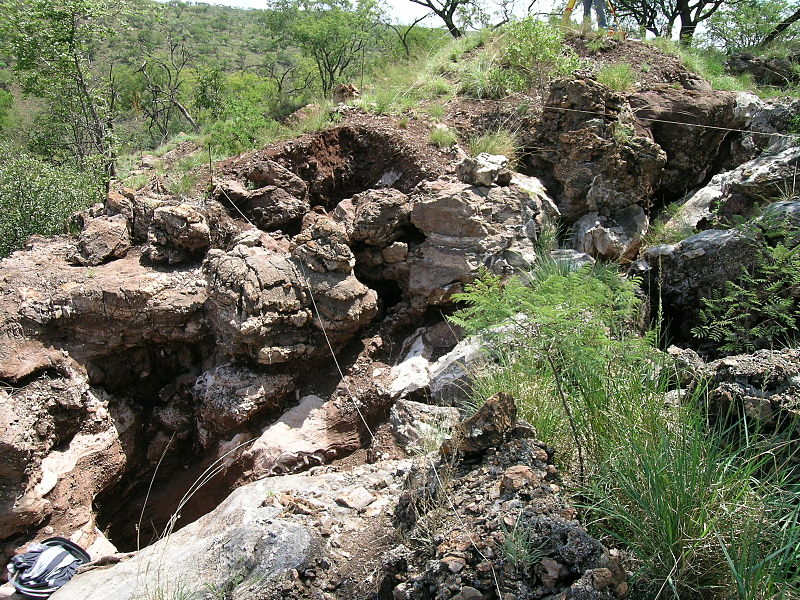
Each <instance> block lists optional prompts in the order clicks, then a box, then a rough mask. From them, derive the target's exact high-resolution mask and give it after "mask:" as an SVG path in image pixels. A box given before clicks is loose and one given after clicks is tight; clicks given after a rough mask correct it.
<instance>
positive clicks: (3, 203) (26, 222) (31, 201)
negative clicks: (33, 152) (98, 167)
mask: <svg viewBox="0 0 800 600" xmlns="http://www.w3.org/2000/svg"><path fill="white" fill-rule="evenodd" d="M102 190H103V188H102V178H101V177H100V176H99V174H94V173H92V172H91V170H89V171H88V172H87V171H78V170H77V169H74V168H72V167H68V166H53V165H51V164H48V163H46V162H44V161H42V160H39V159H37V158H34V157H32V156H29V155H26V154H20V153H19V152H12V151H10V150H9V149H3V148H0V257H4V256H8V255H9V254H10V253H11V252H13V251H14V250H17V249H18V248H20V247H21V246H22V243H23V242H24V241H25V239H26V238H27V237H28V236H30V235H33V234H35V233H38V234H41V235H52V234H55V233H65V232H66V231H67V230H68V225H67V221H68V219H69V217H70V215H71V214H72V213H73V212H75V211H78V210H82V209H84V208H86V207H87V206H90V205H91V204H94V203H95V202H98V201H100V200H101V199H102Z"/></svg>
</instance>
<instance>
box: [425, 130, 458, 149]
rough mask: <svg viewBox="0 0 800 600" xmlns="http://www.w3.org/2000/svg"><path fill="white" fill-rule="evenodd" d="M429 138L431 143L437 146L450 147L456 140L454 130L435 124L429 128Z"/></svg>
mask: <svg viewBox="0 0 800 600" xmlns="http://www.w3.org/2000/svg"><path fill="white" fill-rule="evenodd" d="M429 139H430V142H431V144H433V145H434V146H436V147H438V148H452V147H453V146H455V144H456V142H458V136H457V135H456V132H455V131H453V130H452V129H450V128H449V127H445V126H436V127H434V128H433V129H431V133H430V136H429Z"/></svg>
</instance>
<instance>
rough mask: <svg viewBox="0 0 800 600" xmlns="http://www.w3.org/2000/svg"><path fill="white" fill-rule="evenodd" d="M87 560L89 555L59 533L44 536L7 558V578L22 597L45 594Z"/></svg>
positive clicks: (53, 590) (70, 576) (64, 580)
mask: <svg viewBox="0 0 800 600" xmlns="http://www.w3.org/2000/svg"><path fill="white" fill-rule="evenodd" d="M89 561H90V558H89V555H88V554H87V553H86V552H85V551H84V550H83V548H81V547H80V546H78V545H77V544H74V543H72V542H70V541H69V540H65V539H64V538H60V537H53V538H48V539H46V540H44V541H43V542H42V543H41V544H32V545H31V546H30V548H28V551H27V552H24V553H22V554H18V555H17V556H15V557H14V558H12V559H11V562H10V563H9V564H8V580H9V581H10V582H11V585H13V586H14V587H15V588H16V590H17V591H18V592H19V593H20V594H22V595H23V596H25V597H28V598H49V597H50V595H51V594H52V593H53V592H55V591H56V590H57V589H58V588H60V587H61V586H63V585H64V584H65V583H67V582H68V581H69V580H70V579H72V576H73V575H75V572H76V571H77V570H78V567H79V566H81V565H83V564H86V563H88V562H89Z"/></svg>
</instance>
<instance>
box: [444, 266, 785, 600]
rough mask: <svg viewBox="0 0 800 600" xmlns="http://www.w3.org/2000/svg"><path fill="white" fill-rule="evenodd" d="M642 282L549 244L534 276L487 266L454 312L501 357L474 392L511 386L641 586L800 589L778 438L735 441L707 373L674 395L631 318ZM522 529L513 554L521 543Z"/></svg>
mask: <svg viewBox="0 0 800 600" xmlns="http://www.w3.org/2000/svg"><path fill="white" fill-rule="evenodd" d="M635 288H636V282H635V281H630V280H625V279H623V278H621V277H620V276H619V275H618V274H617V272H616V271H615V270H613V269H611V268H609V267H602V266H600V267H594V268H593V269H590V268H583V269H580V270H577V271H576V270H571V269H570V268H569V267H568V266H567V265H564V264H559V263H555V262H553V261H551V260H548V259H546V258H542V257H540V259H539V261H538V262H537V263H535V264H534V265H533V266H532V269H531V271H530V272H528V273H526V274H525V281H524V282H523V280H521V279H519V278H512V279H509V280H507V281H504V280H503V279H501V278H500V277H495V276H492V275H489V274H483V275H482V276H481V278H480V279H479V280H478V281H476V282H475V283H474V284H473V285H472V286H470V287H467V289H466V290H465V292H464V293H463V294H461V295H459V296H458V298H457V299H458V300H460V301H461V302H463V303H465V305H466V306H465V307H464V308H462V309H461V310H459V311H458V312H457V313H456V315H455V316H454V319H453V320H454V321H455V322H457V323H458V324H460V325H462V326H463V327H465V329H466V330H467V332H469V333H471V334H473V335H481V336H482V337H483V339H484V346H485V347H486V348H487V349H488V350H487V352H489V353H490V356H489V358H490V359H491V360H490V361H489V364H495V368H494V369H492V370H490V371H489V372H488V373H485V374H480V375H478V376H477V378H476V380H475V381H474V384H473V397H474V399H475V400H478V399H482V398H486V397H488V395H490V394H492V393H495V392H497V391H500V390H502V391H506V392H509V393H511V394H512V395H514V397H515V398H516V400H517V403H518V406H519V409H520V413H521V417H522V418H524V419H525V420H527V421H528V422H530V423H531V424H532V425H533V426H534V428H535V429H536V430H537V432H538V434H539V436H540V438H542V439H543V440H544V441H545V442H547V443H548V444H549V445H551V446H553V447H554V448H555V450H556V457H557V459H558V460H559V462H560V463H561V465H562V467H564V468H565V469H566V472H567V473H568V475H567V479H568V480H571V481H572V482H573V489H574V490H575V491H576V492H577V493H578V494H579V497H581V498H582V508H583V509H584V510H585V511H586V516H585V519H586V522H588V523H590V529H591V530H592V531H594V533H595V534H599V535H603V536H605V537H606V539H610V540H613V541H614V543H616V544H617V545H622V546H623V547H624V548H625V549H626V550H627V551H628V552H630V556H631V562H630V567H631V568H632V570H634V572H635V574H634V580H633V582H632V583H633V589H634V590H637V594H636V595H635V596H634V597H635V598H642V599H644V598H647V599H650V598H673V599H675V600H678V599H681V600H686V599H687V598H720V599H723V598H725V599H728V598H738V599H741V600H745V599H751V598H757V599H763V600H766V599H767V598H772V597H775V598H797V597H798V594H800V586H798V583H799V581H798V577H799V576H798V573H797V571H796V568H795V566H796V561H797V558H798V551H799V550H800V525H799V524H798V518H797V517H798V515H797V513H798V509H797V508H796V506H795V504H794V503H793V502H788V503H787V502H786V500H787V499H788V498H790V497H791V496H792V493H795V492H796V490H794V488H791V487H787V482H788V481H789V479H788V478H789V474H790V463H786V464H785V463H783V462H782V461H781V460H780V459H779V458H778V457H779V456H780V453H779V452H778V451H777V450H778V449H779V448H780V444H781V443H782V442H781V440H775V439H771V438H767V437H765V436H763V435H759V434H758V432H755V431H750V432H748V434H747V435H745V436H743V438H742V439H740V440H737V441H736V443H731V440H732V436H733V435H734V433H733V431H730V430H724V429H723V428H722V427H719V426H715V425H713V423H712V421H711V420H710V416H709V414H708V413H707V412H706V410H705V408H704V407H705V406H706V399H705V390H704V388H703V386H702V385H699V386H697V387H696V388H695V392H694V393H693V395H691V396H687V397H684V398H683V399H682V402H681V404H680V405H676V404H674V403H670V404H666V403H665V394H666V393H667V391H668V390H670V389H674V387H675V386H676V383H677V381H676V379H675V377H674V376H673V370H672V368H671V366H670V364H669V363H668V362H667V361H666V359H665V357H664V356H663V355H661V354H660V353H658V352H657V351H656V350H655V349H654V348H653V346H652V345H651V343H650V339H651V338H649V337H644V338H642V337H639V336H638V335H636V334H635V333H634V332H633V331H632V325H633V322H634V321H635V318H636V315H637V311H638V302H637V300H636V295H635ZM576 464H577V465H578V466H579V467H580V470H579V473H578V474H577V476H576V475H575V470H576V468H575V467H576ZM570 473H572V475H571V476H570V475H569V474H570ZM790 492H791V493H790ZM512 533H513V532H512ZM514 537H515V536H513V535H512V536H511V537H510V541H509V544H510V556H525V553H524V552H523V551H519V550H518V549H519V548H521V547H524V541H523V543H519V541H515V539H514Z"/></svg>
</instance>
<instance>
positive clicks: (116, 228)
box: [71, 215, 131, 266]
mask: <svg viewBox="0 0 800 600" xmlns="http://www.w3.org/2000/svg"><path fill="white" fill-rule="evenodd" d="M77 245H78V252H77V254H75V255H74V256H72V257H71V259H72V260H73V261H74V262H75V263H77V264H81V265H89V266H97V265H100V264H103V263H106V262H109V261H111V260H114V259H117V258H122V257H123V256H125V254H127V252H128V250H129V249H130V247H131V236H130V233H129V231H128V220H127V219H126V218H125V217H124V216H122V215H115V216H113V217H98V218H96V219H89V220H88V221H87V222H86V226H85V227H84V229H83V231H81V234H80V236H79V237H78V244H77Z"/></svg>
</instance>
